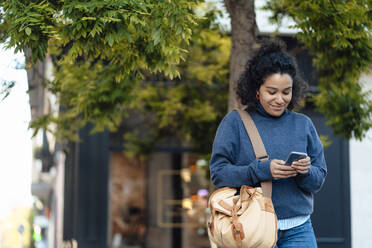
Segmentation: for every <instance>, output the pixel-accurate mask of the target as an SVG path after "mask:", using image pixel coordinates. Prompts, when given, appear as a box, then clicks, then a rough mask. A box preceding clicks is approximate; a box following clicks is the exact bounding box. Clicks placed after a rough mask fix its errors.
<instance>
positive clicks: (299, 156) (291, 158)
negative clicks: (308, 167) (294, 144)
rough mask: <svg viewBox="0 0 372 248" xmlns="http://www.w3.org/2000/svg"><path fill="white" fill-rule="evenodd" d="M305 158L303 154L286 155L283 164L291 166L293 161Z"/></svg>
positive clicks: (292, 153)
mask: <svg viewBox="0 0 372 248" xmlns="http://www.w3.org/2000/svg"><path fill="white" fill-rule="evenodd" d="M306 156H307V154H306V153H303V152H291V153H290V154H289V155H288V157H287V160H286V161H285V164H286V165H291V164H292V163H293V162H294V161H297V160H300V159H303V158H306Z"/></svg>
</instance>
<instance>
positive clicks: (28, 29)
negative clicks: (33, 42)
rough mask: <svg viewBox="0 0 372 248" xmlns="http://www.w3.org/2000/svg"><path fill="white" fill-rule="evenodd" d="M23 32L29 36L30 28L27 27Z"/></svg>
mask: <svg viewBox="0 0 372 248" xmlns="http://www.w3.org/2000/svg"><path fill="white" fill-rule="evenodd" d="M25 32H26V34H27V35H30V34H31V28H29V27H27V28H26V29H25Z"/></svg>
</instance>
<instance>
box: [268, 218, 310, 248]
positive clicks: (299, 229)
mask: <svg viewBox="0 0 372 248" xmlns="http://www.w3.org/2000/svg"><path fill="white" fill-rule="evenodd" d="M316 247H317V245H316V239H315V235H314V230H313V226H312V225H311V220H310V219H309V220H307V221H306V222H305V223H304V224H302V225H300V226H296V227H293V228H291V229H288V230H278V241H277V242H276V246H275V248H316Z"/></svg>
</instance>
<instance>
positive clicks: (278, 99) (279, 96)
mask: <svg viewBox="0 0 372 248" xmlns="http://www.w3.org/2000/svg"><path fill="white" fill-rule="evenodd" d="M276 102H277V103H278V104H283V103H284V99H283V96H282V95H278V97H277V98H276Z"/></svg>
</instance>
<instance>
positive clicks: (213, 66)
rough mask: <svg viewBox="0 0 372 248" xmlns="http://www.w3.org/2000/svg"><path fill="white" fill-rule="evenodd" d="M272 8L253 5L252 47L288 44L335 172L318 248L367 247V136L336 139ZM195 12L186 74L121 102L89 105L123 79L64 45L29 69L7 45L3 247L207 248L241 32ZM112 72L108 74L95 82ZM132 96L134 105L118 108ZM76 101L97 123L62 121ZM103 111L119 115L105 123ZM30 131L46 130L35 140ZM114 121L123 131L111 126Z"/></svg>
mask: <svg viewBox="0 0 372 248" xmlns="http://www.w3.org/2000/svg"><path fill="white" fill-rule="evenodd" d="M265 2H266V1H255V14H256V16H255V17H256V18H255V21H256V22H257V28H258V30H257V38H263V37H272V36H276V37H278V38H280V39H281V40H282V41H284V42H285V43H286V45H287V48H288V51H289V53H291V54H292V55H293V56H294V57H295V58H296V59H297V62H298V65H299V67H300V70H301V71H302V73H303V77H304V78H305V79H306V81H307V82H308V83H309V89H308V96H307V98H306V100H305V103H304V106H303V107H302V108H301V109H300V110H298V111H301V112H303V113H305V114H307V115H308V116H309V117H310V118H311V119H312V121H313V122H314V124H315V126H316V128H317V131H318V133H319V135H320V136H321V138H322V141H323V144H324V146H325V155H326V160H327V165H328V170H329V172H328V177H327V179H326V182H325V184H324V186H323V188H322V190H321V191H320V192H319V193H317V194H316V196H315V209H314V214H313V215H312V222H313V225H314V228H315V232H316V236H317V242H318V246H319V247H321V248H326V247H338V248H342V247H355V248H364V247H365V248H369V247H372V236H371V235H370V234H369V232H370V230H372V209H371V208H370V207H369V206H370V204H371V203H372V195H371V194H370V193H369V189H370V188H371V187H372V181H371V180H370V178H371V177H372V166H371V165H372V164H371V159H370V158H369V156H370V154H371V152H372V130H368V128H367V129H366V128H365V129H366V130H367V131H366V130H364V133H363V137H353V136H351V137H345V136H342V135H341V136H340V135H335V131H334V130H333V129H332V127H331V126H329V125H327V123H326V122H327V120H328V118H327V117H325V115H324V114H322V113H320V112H319V109H317V108H316V106H315V104H314V102H313V101H312V100H311V97H312V96H313V95H316V94H318V93H319V84H321V80H319V72H318V71H317V69H316V65H315V64H314V61H313V58H314V55H313V53H311V51H310V50H309V49H308V48H307V47H306V46H305V45H304V44H303V43H302V42H301V40H299V39H298V37H297V36H296V34H297V33H298V32H300V29H299V28H298V27H297V28H293V27H291V26H292V25H294V22H293V21H291V19H290V18H286V17H285V18H284V19H283V20H282V22H281V25H280V26H279V27H278V25H276V24H273V23H272V22H270V21H269V17H270V16H271V15H272V13H273V12H271V11H269V10H263V9H262V7H263V6H265ZM274 2H275V1H274ZM350 8H351V7H350ZM195 13H197V15H199V16H203V17H204V19H203V20H202V21H200V23H199V25H198V26H197V27H195V29H194V30H193V31H194V36H192V38H191V41H190V44H189V48H188V49H189V52H188V53H187V56H186V59H185V61H181V63H180V64H179V65H178V67H177V70H178V71H179V72H180V75H181V78H177V77H175V78H173V77H172V76H169V75H163V74H161V73H159V72H156V73H148V72H146V71H145V72H143V71H141V72H140V73H142V74H143V75H142V83H139V84H138V85H137V86H136V87H133V88H130V87H129V86H128V85H126V82H124V83H123V82H121V81H120V83H121V84H118V85H124V86H123V88H118V92H119V93H118V92H116V91H115V90H112V88H108V89H109V90H105V89H103V90H102V91H98V90H97V93H96V95H94V94H93V93H92V94H91V92H90V90H91V89H98V88H99V87H97V85H91V84H87V85H85V84H83V83H82V82H84V81H94V80H95V79H96V78H98V79H99V80H100V82H101V83H100V84H98V85H105V82H106V81H105V80H106V79H107V78H109V79H108V80H107V81H109V80H111V81H114V79H113V78H114V76H116V75H115V73H117V71H115V70H114V69H115V68H111V67H110V66H111V61H107V60H105V59H102V63H101V61H99V59H96V60H94V61H93V62H92V61H90V62H91V63H89V64H88V65H84V63H83V62H82V61H85V60H84V56H83V55H81V54H80V55H79V56H80V57H79V56H78V57H77V61H78V62H79V63H80V64H79V66H76V64H69V63H67V62H66V61H61V60H60V57H61V56H63V55H64V54H67V53H68V52H69V51H70V50H69V49H70V48H71V47H69V45H66V46H64V47H63V49H61V50H58V49H57V48H56V47H53V44H49V45H50V47H51V48H50V49H51V51H49V52H48V53H47V54H46V56H45V59H44V60H42V61H40V60H38V61H36V62H33V63H31V62H30V61H29V60H28V59H26V58H25V57H27V56H29V55H30V54H28V53H29V51H26V53H25V54H24V53H20V52H15V51H14V49H12V48H10V49H5V48H4V46H1V47H0V82H1V84H2V86H3V89H2V91H1V98H2V100H1V102H0V117H1V121H0V134H1V135H0V199H1V204H0V248H13V247H14V248H15V247H58V248H60V247H89V248H90V247H97V248H104V247H113V248H116V247H117V248H119V247H130V248H137V247H138V248H139V247H154V248H155V247H161V248H167V247H182V248H191V247H192V248H196V247H200V248H202V247H203V248H204V247H205V248H206V247H210V244H209V241H208V237H207V229H206V221H207V219H208V216H209V210H208V208H207V200H208V196H209V194H210V192H211V191H213V190H214V187H213V185H212V184H211V182H210V180H209V167H208V163H209V157H210V152H211V144H212V142H213V138H214V134H215V131H216V128H217V126H218V124H219V122H220V121H221V119H222V118H223V116H224V115H225V114H226V113H227V111H228V105H227V103H228V97H229V96H228V91H229V76H230V72H229V66H230V64H229V63H230V49H231V37H232V34H231V25H230V18H229V15H228V14H227V11H226V9H225V7H224V5H223V3H222V2H221V1H207V4H205V5H202V7H199V8H196V10H195ZM1 23H2V22H1ZM25 32H26V33H28V32H30V34H33V33H31V31H27V30H26V31H25ZM32 32H34V31H32ZM30 34H29V35H30ZM125 49H128V48H125ZM125 49H123V50H121V52H123V53H125V52H126V50H125ZM116 52H117V51H116ZM157 55H158V54H156V56H157ZM152 56H154V57H156V56H155V54H153V55H152ZM159 56H160V55H159ZM26 61H27V62H26ZM97 61H99V62H97ZM127 62H128V63H130V62H129V60H128V61H127ZM63 63H66V64H63ZM141 63H142V62H141ZM149 63H150V62H149ZM150 64H151V63H150ZM105 66H106V67H107V68H110V70H111V71H109V73H110V74H109V75H107V74H104V73H103V72H102V71H100V68H104V67H105ZM155 71H156V70H155ZM105 73H106V72H105ZM102 75H103V76H102ZM358 75H359V77H358V79H357V81H358V85H360V87H361V92H367V91H369V90H372V74H371V67H370V66H367V70H365V71H364V72H363V73H360V74H358ZM72 79H74V80H75V81H73V80H72ZM115 80H116V79H115ZM130 80H134V79H132V78H131V79H130ZM130 80H129V82H131V81H130ZM60 82H64V83H66V84H64V85H63V84H62V83H61V84H59V83H60ZM76 82H78V83H82V85H83V86H79V84H77V83H76ZM144 82H145V83H144ZM63 87H65V88H63ZM78 87H80V89H79V90H80V91H79V93H78V97H77V98H68V101H70V102H64V106H63V104H62V103H63V101H64V100H65V99H64V98H63V96H66V95H74V94H75V92H74V89H75V88H76V89H77V88H78ZM84 87H85V88H84ZM107 87H108V86H107ZM117 87H122V86H117ZM81 88H83V89H81ZM129 88H130V89H129ZM61 89H62V90H61ZM128 89H129V90H130V92H131V94H130V96H128V95H129V94H128V95H126V96H125V97H123V98H120V97H117V98H115V99H114V96H115V95H118V94H119V95H120V92H126V91H127V90H128ZM100 90H101V89H100ZM129 90H128V91H129ZM84 92H85V93H87V94H86V95H84ZM79 94H80V95H79ZM108 95H109V97H113V100H112V99H109V100H108V101H107V98H109V97H107V96H108ZM101 96H102V99H101V98H100V97H101ZM134 96H135V97H134ZM105 97H106V98H105ZM368 97H369V98H368ZM132 98H135V99H136V101H133V99H132ZM71 99H72V100H71ZM76 99H84V101H83V100H81V102H79V100H76ZM94 99H99V100H98V101H97V102H98V103H95V102H94ZM128 99H130V101H131V102H129V100H128ZM346 99H347V98H346V97H345V98H344V101H347V100H346ZM358 99H359V98H358ZM367 99H369V100H371V99H372V98H371V95H368V96H367ZM73 101H75V102H74V103H76V102H77V105H78V106H80V107H81V108H84V106H85V103H86V102H88V103H89V104H91V105H89V106H88V107H89V108H87V109H90V110H92V112H94V113H95V115H93V118H92V119H95V120H99V121H97V122H89V121H88V122H84V123H83V124H81V123H82V122H79V121H76V120H77V119H79V118H78V117H81V116H85V114H86V113H85V112H77V113H71V112H69V115H70V116H72V117H71V118H70V116H67V117H66V119H61V120H60V119H58V118H57V116H58V114H59V113H63V111H65V110H66V109H67V110H68V109H73V110H74V107H73V105H70V104H71V102H73ZM117 101H122V102H125V103H128V104H127V106H128V107H127V108H125V114H124V115H121V114H120V115H119V118H117V116H116V115H115V113H116V112H115V111H116V109H118V107H117V106H118V105H114V107H113V108H111V105H110V103H109V102H115V103H116V102H117ZM122 102H121V103H122ZM362 104H364V102H362V101H361V103H360V105H362ZM98 105H99V106H98ZM97 106H98V107H97ZM120 106H121V105H120ZM102 109H103V111H112V115H110V116H109V117H107V118H108V119H110V121H107V120H106V119H105V118H106V117H105V116H104V117H102V115H100V112H99V111H100V110H102ZM75 110H76V109H75ZM75 110H74V111H75ZM76 111H78V110H76ZM353 111H354V112H355V111H356V110H355V109H354V110H353V109H350V112H353ZM110 113H111V112H110ZM61 115H62V114H61ZM43 116H47V117H45V118H43ZM69 118H70V119H69ZM100 118H101V119H100ZM31 121H33V123H37V125H35V126H32V128H29V125H30V123H31ZM48 121H49V122H48ZM343 121H346V119H342V117H340V119H339V120H338V122H339V123H342V122H343ZM111 122H112V123H116V126H115V128H112V127H111V126H110V125H106V124H107V123H111ZM97 123H98V125H97ZM102 123H103V124H102ZM100 124H101V125H102V126H99V125H100ZM79 125H81V126H79ZM360 125H362V124H360ZM369 125H370V123H369ZM38 129H39V131H38V132H35V133H33V132H34V131H35V130H38ZM33 134H35V135H34V136H33ZM66 137H67V138H66Z"/></svg>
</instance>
